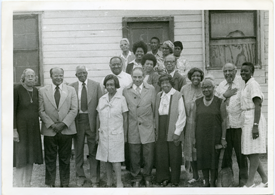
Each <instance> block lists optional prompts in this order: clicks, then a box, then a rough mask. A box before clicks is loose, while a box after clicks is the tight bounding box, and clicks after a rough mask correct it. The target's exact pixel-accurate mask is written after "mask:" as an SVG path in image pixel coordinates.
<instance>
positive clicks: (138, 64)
mask: <svg viewBox="0 0 275 195" xmlns="http://www.w3.org/2000/svg"><path fill="white" fill-rule="evenodd" d="M131 63H134V66H133V70H134V68H136V67H141V68H142V65H141V63H137V62H136V60H133V61H131V62H130V63H129V64H131Z"/></svg>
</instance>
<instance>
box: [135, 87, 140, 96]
mask: <svg viewBox="0 0 275 195" xmlns="http://www.w3.org/2000/svg"><path fill="white" fill-rule="evenodd" d="M136 90H137V92H138V94H139V95H140V94H141V91H140V90H141V89H140V88H139V87H137V88H136Z"/></svg>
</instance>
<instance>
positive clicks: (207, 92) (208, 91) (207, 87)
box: [201, 80, 214, 98]
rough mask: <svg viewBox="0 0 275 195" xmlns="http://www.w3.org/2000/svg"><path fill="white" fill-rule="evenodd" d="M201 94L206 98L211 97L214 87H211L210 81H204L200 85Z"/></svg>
mask: <svg viewBox="0 0 275 195" xmlns="http://www.w3.org/2000/svg"><path fill="white" fill-rule="evenodd" d="M201 88H202V93H203V95H204V96H205V97H206V98H209V97H212V96H213V92H214V86H213V85H212V83H211V81H208V80H206V81H204V83H203V84H202V87H201Z"/></svg>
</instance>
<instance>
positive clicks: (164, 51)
mask: <svg viewBox="0 0 275 195" xmlns="http://www.w3.org/2000/svg"><path fill="white" fill-rule="evenodd" d="M162 54H163V56H168V55H169V54H170V48H169V47H168V46H167V45H166V44H163V45H162Z"/></svg>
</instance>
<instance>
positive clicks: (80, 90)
mask: <svg viewBox="0 0 275 195" xmlns="http://www.w3.org/2000/svg"><path fill="white" fill-rule="evenodd" d="M84 83H85V86H86V90H87V94H88V87H87V86H88V80H87V79H86V81H84ZM82 88H83V82H80V81H78V92H77V93H78V109H79V113H88V110H86V111H85V112H83V111H82V110H81V92H82ZM87 98H88V97H87Z"/></svg>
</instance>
